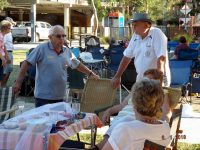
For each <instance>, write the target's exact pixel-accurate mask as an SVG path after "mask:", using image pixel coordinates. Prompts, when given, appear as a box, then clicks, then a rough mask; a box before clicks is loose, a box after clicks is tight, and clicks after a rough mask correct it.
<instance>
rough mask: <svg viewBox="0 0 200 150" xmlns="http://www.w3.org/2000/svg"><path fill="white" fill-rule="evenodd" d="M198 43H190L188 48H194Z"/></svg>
mask: <svg viewBox="0 0 200 150" xmlns="http://www.w3.org/2000/svg"><path fill="white" fill-rule="evenodd" d="M198 45H199V43H190V45H189V46H190V48H192V49H196V48H197V46H198Z"/></svg>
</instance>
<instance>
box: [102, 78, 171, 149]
mask: <svg viewBox="0 0 200 150" xmlns="http://www.w3.org/2000/svg"><path fill="white" fill-rule="evenodd" d="M131 99H132V103H133V109H134V111H135V117H136V120H133V121H130V122H122V123H120V124H118V125H117V126H116V127H115V128H114V129H113V131H112V134H111V136H110V137H109V139H108V142H107V143H106V144H105V145H104V147H103V150H112V149H113V150H122V149H123V150H136V149H141V150H142V149H143V147H144V141H145V140H146V139H148V140H150V141H152V142H154V143H157V144H159V145H163V146H167V145H169V143H170V127H169V124H168V123H166V122H164V121H161V120H158V119H157V118H156V115H157V113H159V111H160V109H161V107H162V104H163V100H164V92H163V90H162V87H161V85H160V82H159V81H156V80H152V79H147V78H145V79H143V80H141V81H139V82H136V83H135V85H134V86H133V88H132V98H131Z"/></svg>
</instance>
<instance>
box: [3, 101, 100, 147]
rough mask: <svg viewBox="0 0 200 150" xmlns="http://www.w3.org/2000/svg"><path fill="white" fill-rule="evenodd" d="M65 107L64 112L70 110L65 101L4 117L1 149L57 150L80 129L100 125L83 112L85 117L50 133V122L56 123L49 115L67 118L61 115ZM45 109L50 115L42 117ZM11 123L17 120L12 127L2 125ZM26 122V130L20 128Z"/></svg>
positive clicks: (58, 118)
mask: <svg viewBox="0 0 200 150" xmlns="http://www.w3.org/2000/svg"><path fill="white" fill-rule="evenodd" d="M66 108H67V112H70V111H72V110H70V109H71V108H70V106H69V104H67V103H64V102H61V103H56V104H48V105H45V106H41V107H38V108H34V109H32V110H30V111H27V112H25V113H23V114H21V115H19V116H16V117H14V118H12V119H9V120H7V121H6V122H4V126H3V125H2V124H1V126H0V149H5V150H6V149H17V150H27V149H29V150H36V149H37V150H46V149H48V150H57V149H59V147H60V146H61V145H62V143H63V142H64V141H65V140H67V139H68V138H69V137H71V136H73V135H75V134H76V133H78V132H80V131H81V130H82V129H84V128H86V127H89V126H92V125H95V126H97V127H101V126H102V123H101V121H100V120H99V118H98V117H97V116H96V115H95V114H93V113H86V117H85V118H84V119H80V120H78V121H75V122H74V123H72V124H71V125H69V126H65V129H64V130H62V131H58V132H56V133H51V134H50V130H51V127H52V123H55V122H54V121H52V118H53V119H55V118H56V120H57V121H58V120H63V119H66V116H62V115H60V114H62V111H63V112H64V111H65V109H66ZM68 110H69V111H68ZM47 112H49V113H50V114H51V116H46V117H45V114H47ZM49 120H51V121H49ZM12 123H17V124H19V126H18V127H17V128H14V129H7V128H5V127H6V125H7V127H8V125H9V124H12ZM25 125H26V130H25V129H23V127H24V126H25Z"/></svg>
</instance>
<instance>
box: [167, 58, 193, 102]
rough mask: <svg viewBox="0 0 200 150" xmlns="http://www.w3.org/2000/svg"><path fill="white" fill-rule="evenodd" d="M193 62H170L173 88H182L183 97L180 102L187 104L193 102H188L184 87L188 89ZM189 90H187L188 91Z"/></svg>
mask: <svg viewBox="0 0 200 150" xmlns="http://www.w3.org/2000/svg"><path fill="white" fill-rule="evenodd" d="M192 63H193V60H170V61H169V66H170V71H171V85H170V86H171V87H174V88H182V97H181V99H180V102H183V103H187V102H190V101H191V97H190V100H188V98H187V96H188V95H187V94H185V93H184V91H183V87H184V86H185V87H186V88H187V86H188V83H189V80H190V75H191V66H192ZM186 90H187V89H186Z"/></svg>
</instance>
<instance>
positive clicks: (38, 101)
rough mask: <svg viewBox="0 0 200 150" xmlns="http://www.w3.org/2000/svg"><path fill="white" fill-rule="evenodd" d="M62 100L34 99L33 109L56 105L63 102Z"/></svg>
mask: <svg viewBox="0 0 200 150" xmlns="http://www.w3.org/2000/svg"><path fill="white" fill-rule="evenodd" d="M63 101H64V100H63V99H59V100H48V99H41V98H36V97H35V107H40V106H43V105H46V104H53V103H58V102H63Z"/></svg>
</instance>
